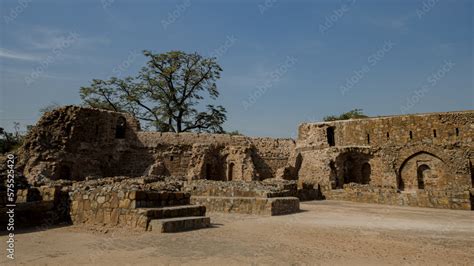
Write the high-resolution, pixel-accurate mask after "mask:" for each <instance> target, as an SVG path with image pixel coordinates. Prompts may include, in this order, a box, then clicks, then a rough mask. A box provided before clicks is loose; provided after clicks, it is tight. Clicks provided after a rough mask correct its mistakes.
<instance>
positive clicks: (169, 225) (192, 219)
mask: <svg viewBox="0 0 474 266" xmlns="http://www.w3.org/2000/svg"><path fill="white" fill-rule="evenodd" d="M210 224H211V218H209V217H205V216H189V217H177V218H168V219H153V220H151V221H150V222H149V224H148V228H147V230H148V231H154V232H160V233H172V232H180V231H186V230H193V229H199V228H206V227H209V226H210Z"/></svg>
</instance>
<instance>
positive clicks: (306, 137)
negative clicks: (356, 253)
mask: <svg viewBox="0 0 474 266" xmlns="http://www.w3.org/2000/svg"><path fill="white" fill-rule="evenodd" d="M328 128H331V129H328ZM473 128H474V113H473V112H453V113H435V114H421V115H407V116H394V117H382V118H371V119H358V120H349V121H336V122H327V123H326V122H324V123H311V124H302V125H301V126H300V127H299V136H298V140H297V146H296V152H297V153H299V154H300V155H301V156H302V163H301V167H300V168H299V169H298V178H299V182H300V183H303V184H311V185H312V186H315V187H318V188H319V189H320V190H321V191H322V192H323V195H324V196H325V197H326V198H329V199H330V198H337V199H348V200H353V201H363V202H375V203H378V202H381V203H387V202H389V203H392V204H399V205H410V206H413V205H415V206H423V207H438V208H454V209H470V208H471V205H472V202H471V198H472V195H470V194H471V193H470V190H471V189H472V186H473V185H472V183H473V182H474V180H473V177H472V176H473V173H472V158H473V157H474V153H473V137H474V135H473V134H474V133H473V132H474V130H473ZM332 132H333V133H334V138H332V137H331V136H329V135H330V134H331V133H332ZM350 184H357V185H359V186H357V187H354V186H351V185H350ZM380 189H383V191H384V192H383V193H382V192H381V191H380ZM387 191H390V193H389V192H387ZM403 194H409V195H403ZM408 199H410V200H408Z"/></svg>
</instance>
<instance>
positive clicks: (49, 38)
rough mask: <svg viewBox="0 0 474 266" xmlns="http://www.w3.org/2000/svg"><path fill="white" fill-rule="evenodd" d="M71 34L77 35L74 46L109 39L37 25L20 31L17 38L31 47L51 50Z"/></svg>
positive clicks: (94, 43) (90, 46) (87, 44)
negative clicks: (25, 30)
mask: <svg viewBox="0 0 474 266" xmlns="http://www.w3.org/2000/svg"><path fill="white" fill-rule="evenodd" d="M71 34H76V35H78V37H77V40H76V43H75V47H76V48H94V47H96V46H100V45H107V44H109V43H110V40H109V39H108V38H106V37H104V36H85V35H84V34H80V33H77V32H75V31H67V30H62V29H57V28H49V27H42V26H37V27H34V28H33V29H31V30H30V29H29V30H28V31H27V32H22V33H21V35H20V36H19V37H20V38H19V39H20V41H21V42H22V43H24V44H28V46H29V47H31V48H32V49H35V50H52V49H55V48H57V47H61V46H62V44H63V43H65V42H67V41H68V36H69V35H71Z"/></svg>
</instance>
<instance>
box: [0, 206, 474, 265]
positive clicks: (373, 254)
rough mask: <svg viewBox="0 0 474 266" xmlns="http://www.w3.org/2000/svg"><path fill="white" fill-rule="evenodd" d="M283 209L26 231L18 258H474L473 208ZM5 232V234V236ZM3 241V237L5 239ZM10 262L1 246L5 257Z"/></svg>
mask: <svg viewBox="0 0 474 266" xmlns="http://www.w3.org/2000/svg"><path fill="white" fill-rule="evenodd" d="M301 209H302V210H303V211H302V212H300V213H298V214H294V215H286V216H277V217H256V216H247V215H223V214H211V217H212V223H213V224H214V226H213V228H209V229H203V230H197V231H191V232H183V233H175V234H157V233H136V232H127V231H124V230H120V231H117V230H115V231H109V232H108V233H99V232H96V231H92V230H90V229H87V230H86V229H84V228H82V227H77V226H69V227H61V228H54V229H50V230H47V231H40V232H24V233H21V234H18V235H17V237H16V239H17V243H16V260H15V261H14V262H15V263H16V264H18V265H22V264H28V265H81V264H82V265H90V264H96V265H150V264H155V265H156V264H188V265H242V264H252V263H253V264H268V265H288V264H310V265H314V264H338V265H341V264H344V265H362V264H364V265H368V264H369V265H380V264H389V265H397V264H400V263H402V264H425V265H428V264H430V265H433V264H435V265H436V264H438V265H439V264H443V265H445V264H463V265H473V264H474V212H470V211H453V210H438V209H424V208H408V207H391V206H383V205H372V204H358V203H348V202H337V201H322V202H310V203H302V204H301ZM2 237H3V238H5V236H2ZM2 242H3V243H4V241H2ZM6 263H9V264H11V262H10V261H8V260H6V259H5V251H4V249H3V248H2V258H0V264H1V265H5V264H6Z"/></svg>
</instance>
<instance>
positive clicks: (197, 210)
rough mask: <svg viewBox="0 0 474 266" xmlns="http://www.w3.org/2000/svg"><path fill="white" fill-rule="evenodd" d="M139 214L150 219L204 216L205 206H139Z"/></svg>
mask: <svg viewBox="0 0 474 266" xmlns="http://www.w3.org/2000/svg"><path fill="white" fill-rule="evenodd" d="M139 213H140V214H144V215H146V216H147V217H148V218H151V219H168V218H178V217H186V216H205V215H206V207H205V206H203V205H182V206H169V207H161V208H140V209H139Z"/></svg>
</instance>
